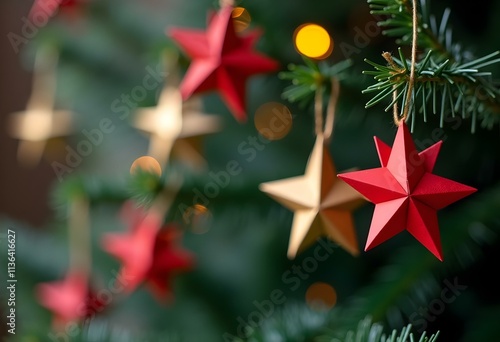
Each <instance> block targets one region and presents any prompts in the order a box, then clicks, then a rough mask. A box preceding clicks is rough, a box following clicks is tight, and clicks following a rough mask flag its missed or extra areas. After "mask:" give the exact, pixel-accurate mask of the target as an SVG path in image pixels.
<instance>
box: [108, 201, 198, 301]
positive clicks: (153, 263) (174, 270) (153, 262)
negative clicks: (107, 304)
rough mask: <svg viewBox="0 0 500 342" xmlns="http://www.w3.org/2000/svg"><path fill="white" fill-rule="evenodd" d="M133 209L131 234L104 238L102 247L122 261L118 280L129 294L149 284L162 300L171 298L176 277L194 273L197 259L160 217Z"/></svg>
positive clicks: (117, 234)
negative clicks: (184, 247)
mask: <svg viewBox="0 0 500 342" xmlns="http://www.w3.org/2000/svg"><path fill="white" fill-rule="evenodd" d="M126 207H128V204H127V205H126ZM133 210H135V211H136V212H132V213H129V214H128V215H127V216H128V217H129V218H131V219H132V222H133V225H132V226H131V229H130V231H129V232H127V233H109V234H107V235H105V236H104V238H103V241H102V245H103V248H104V250H106V251H107V252H108V253H110V254H111V255H113V256H114V257H116V258H117V259H119V260H120V261H121V263H122V267H121V270H120V273H119V278H120V279H124V280H126V281H125V282H124V291H125V292H126V293H131V292H132V291H134V290H135V289H136V288H137V287H139V286H140V285H141V284H142V283H146V284H147V285H148V286H149V287H150V288H151V290H152V292H153V294H154V295H155V296H156V297H157V298H158V299H159V300H162V301H163V300H166V299H170V297H171V295H172V293H171V285H170V282H171V280H172V278H173V276H174V275H176V274H178V273H180V272H186V271H189V270H191V269H192V268H193V266H194V256H193V255H192V254H191V253H190V252H188V251H186V250H184V249H183V248H182V247H180V245H179V243H178V242H179V239H180V232H179V231H178V230H177V228H176V227H175V226H170V225H169V226H165V227H162V218H161V216H160V215H158V214H156V213H154V212H148V213H147V214H146V215H145V214H144V213H143V212H142V210H141V209H139V208H134V209H133ZM123 214H124V213H123V212H122V215H123Z"/></svg>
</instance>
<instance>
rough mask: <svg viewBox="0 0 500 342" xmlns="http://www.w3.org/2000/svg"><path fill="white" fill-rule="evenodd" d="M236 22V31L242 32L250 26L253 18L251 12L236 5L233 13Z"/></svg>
mask: <svg viewBox="0 0 500 342" xmlns="http://www.w3.org/2000/svg"><path fill="white" fill-rule="evenodd" d="M231 17H232V18H233V23H234V29H235V31H236V32H241V31H244V30H245V29H247V28H248V27H249V26H250V22H251V21H252V18H251V17H250V13H248V11H247V10H246V9H245V8H243V7H235V8H234V9H233V12H232V14H231Z"/></svg>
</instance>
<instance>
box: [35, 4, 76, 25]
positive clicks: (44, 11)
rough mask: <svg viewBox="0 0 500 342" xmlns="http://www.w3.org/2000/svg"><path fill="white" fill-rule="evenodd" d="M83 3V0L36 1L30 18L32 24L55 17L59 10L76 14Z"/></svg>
mask: <svg viewBox="0 0 500 342" xmlns="http://www.w3.org/2000/svg"><path fill="white" fill-rule="evenodd" d="M82 2H83V0H35V2H34V3H33V5H32V6H31V10H30V12H29V14H28V18H29V19H30V21H32V22H37V21H39V20H40V19H41V18H45V19H44V20H46V19H47V18H50V17H53V16H54V15H55V14H56V12H57V11H59V10H65V11H68V12H74V11H75V10H77V9H78V7H79V5H80V3H82ZM72 15H74V13H73V14H72Z"/></svg>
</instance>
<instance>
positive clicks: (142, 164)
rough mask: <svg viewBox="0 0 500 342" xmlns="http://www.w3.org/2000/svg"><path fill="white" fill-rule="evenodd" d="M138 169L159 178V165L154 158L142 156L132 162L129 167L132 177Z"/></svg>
mask: <svg viewBox="0 0 500 342" xmlns="http://www.w3.org/2000/svg"><path fill="white" fill-rule="evenodd" d="M139 169H140V170H143V171H146V172H151V173H154V174H157V175H158V176H161V166H160V163H159V162H158V161H157V160H156V159H155V158H153V157H150V156H142V157H139V158H137V159H136V160H134V162H133V163H132V166H131V167H130V173H131V174H132V175H134V174H136V172H137V171H138V170H139Z"/></svg>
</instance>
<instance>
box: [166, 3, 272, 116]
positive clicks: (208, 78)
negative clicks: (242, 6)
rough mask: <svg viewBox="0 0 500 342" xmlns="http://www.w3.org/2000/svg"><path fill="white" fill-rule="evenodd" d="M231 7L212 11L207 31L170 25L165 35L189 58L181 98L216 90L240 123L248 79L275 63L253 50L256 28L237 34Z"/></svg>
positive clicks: (243, 114) (265, 70)
mask: <svg viewBox="0 0 500 342" xmlns="http://www.w3.org/2000/svg"><path fill="white" fill-rule="evenodd" d="M232 10H233V8H232V6H224V7H223V8H222V9H221V10H220V11H219V12H218V13H215V14H214V15H213V16H212V18H211V20H210V23H209V25H208V28H207V30H206V31H201V30H194V29H180V28H171V29H170V30H168V32H167V35H168V36H170V37H171V38H172V39H173V40H174V41H175V42H176V43H177V44H178V45H180V47H181V48H182V49H183V50H184V51H185V53H186V54H187V55H188V56H189V57H190V58H191V59H192V62H191V65H190V66H189V68H188V70H187V72H186V74H185V76H184V78H183V80H182V82H181V85H180V91H181V94H182V97H183V99H184V100H187V99H188V98H189V97H191V95H193V94H196V93H202V92H208V91H214V90H217V91H218V92H219V93H220V95H221V96H222V98H223V100H224V102H225V103H226V105H227V106H228V108H229V109H230V110H231V112H232V114H233V116H234V117H235V118H236V119H237V120H238V121H240V122H243V121H245V120H246V100H245V98H246V82H247V80H248V78H250V77H251V76H253V75H256V74H262V73H269V72H273V71H275V70H277V69H278V63H277V62H276V61H274V60H273V59H271V58H269V57H266V56H264V55H262V54H260V53H257V52H256V51H255V50H254V46H255V44H256V42H257V40H258V38H259V37H260V35H261V33H260V32H259V31H251V32H249V33H247V34H246V35H242V36H239V35H238V34H237V33H236V31H235V28H234V22H233V19H232V17H231V13H232Z"/></svg>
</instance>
